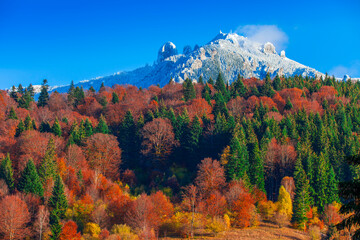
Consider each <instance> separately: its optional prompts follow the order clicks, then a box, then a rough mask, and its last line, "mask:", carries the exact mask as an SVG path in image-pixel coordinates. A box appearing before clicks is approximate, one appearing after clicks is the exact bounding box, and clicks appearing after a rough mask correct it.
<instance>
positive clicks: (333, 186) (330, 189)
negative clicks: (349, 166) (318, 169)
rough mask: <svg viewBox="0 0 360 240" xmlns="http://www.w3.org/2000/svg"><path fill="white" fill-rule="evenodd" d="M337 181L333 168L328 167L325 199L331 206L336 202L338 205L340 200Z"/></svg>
mask: <svg viewBox="0 0 360 240" xmlns="http://www.w3.org/2000/svg"><path fill="white" fill-rule="evenodd" d="M338 185H339V183H338V181H337V179H336V175H335V171H334V168H333V167H332V166H331V167H330V171H329V176H328V186H327V192H326V196H327V197H328V198H327V203H328V204H331V203H333V202H337V203H340V199H339V195H338V193H339V189H338Z"/></svg>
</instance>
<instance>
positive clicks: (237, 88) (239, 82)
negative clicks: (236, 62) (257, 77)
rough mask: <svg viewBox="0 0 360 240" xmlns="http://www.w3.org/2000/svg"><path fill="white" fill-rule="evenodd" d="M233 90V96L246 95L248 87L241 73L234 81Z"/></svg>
mask: <svg viewBox="0 0 360 240" xmlns="http://www.w3.org/2000/svg"><path fill="white" fill-rule="evenodd" d="M231 90H232V91H231V96H232V97H233V98H235V97H236V96H240V97H245V95H246V93H247V91H248V89H247V88H246V87H245V85H244V82H243V78H242V77H241V76H240V74H239V75H238V77H237V79H236V81H234V82H233V84H232V88H231Z"/></svg>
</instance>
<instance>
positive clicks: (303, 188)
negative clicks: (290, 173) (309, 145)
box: [292, 160, 311, 229]
mask: <svg viewBox="0 0 360 240" xmlns="http://www.w3.org/2000/svg"><path fill="white" fill-rule="evenodd" d="M294 180H295V199H294V204H293V216H292V222H293V223H295V224H296V225H297V226H298V228H300V229H305V228H306V222H307V220H308V218H307V216H306V213H307V212H308V211H309V210H310V204H311V197H310V194H309V187H310V186H309V180H308V179H307V176H306V173H305V171H304V169H303V166H302V164H301V161H300V160H298V161H297V162H296V165H295V172H294Z"/></svg>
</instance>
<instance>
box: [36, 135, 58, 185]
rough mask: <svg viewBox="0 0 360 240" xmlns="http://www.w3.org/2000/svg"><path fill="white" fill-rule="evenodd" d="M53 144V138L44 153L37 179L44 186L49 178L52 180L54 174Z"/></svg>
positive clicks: (54, 155) (54, 154)
mask: <svg viewBox="0 0 360 240" xmlns="http://www.w3.org/2000/svg"><path fill="white" fill-rule="evenodd" d="M55 157H56V153H55V142H54V139H53V138H50V140H49V143H48V145H47V149H46V152H45V156H44V158H43V159H42V162H41V165H40V168H39V172H38V173H39V177H40V180H41V183H42V184H43V185H44V184H45V183H46V181H47V180H48V179H50V178H53V177H54V176H55V173H56V170H57V169H56V164H55Z"/></svg>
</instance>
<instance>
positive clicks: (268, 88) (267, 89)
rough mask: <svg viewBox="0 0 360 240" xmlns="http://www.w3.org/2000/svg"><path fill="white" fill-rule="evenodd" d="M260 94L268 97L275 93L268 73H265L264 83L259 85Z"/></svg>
mask: <svg viewBox="0 0 360 240" xmlns="http://www.w3.org/2000/svg"><path fill="white" fill-rule="evenodd" d="M261 94H262V95H263V96H267V97H270V98H271V97H272V96H274V94H275V91H274V89H273V87H272V85H271V79H270V74H269V73H267V74H266V77H265V82H264V85H263V86H262V87H261Z"/></svg>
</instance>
